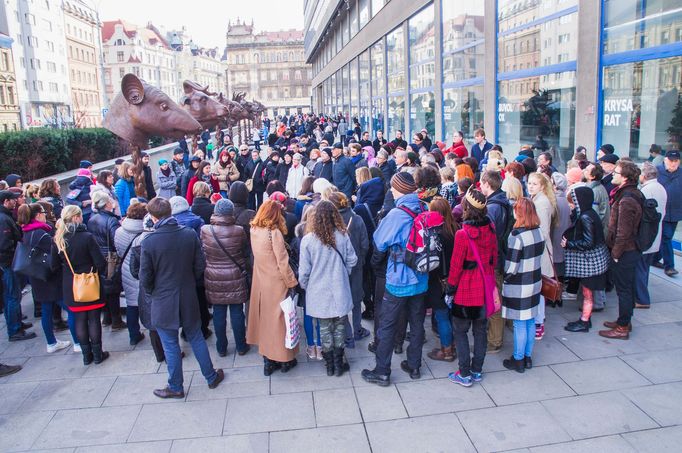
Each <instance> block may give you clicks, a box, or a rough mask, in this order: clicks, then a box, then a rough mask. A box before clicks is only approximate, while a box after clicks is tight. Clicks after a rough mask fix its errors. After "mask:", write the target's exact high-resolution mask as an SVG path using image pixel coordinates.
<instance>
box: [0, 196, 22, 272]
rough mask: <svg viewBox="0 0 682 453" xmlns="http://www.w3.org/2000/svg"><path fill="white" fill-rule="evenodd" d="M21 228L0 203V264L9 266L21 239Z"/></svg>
mask: <svg viewBox="0 0 682 453" xmlns="http://www.w3.org/2000/svg"><path fill="white" fill-rule="evenodd" d="M21 236H22V234H21V229H20V228H19V225H17V222H15V221H14V217H13V216H12V212H11V211H10V210H9V209H7V208H6V207H4V206H3V205H1V204H0V265H1V266H3V267H9V266H11V265H12V260H13V259H14V251H15V250H16V248H17V242H19V241H20V240H21Z"/></svg>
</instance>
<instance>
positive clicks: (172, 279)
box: [139, 217, 206, 331]
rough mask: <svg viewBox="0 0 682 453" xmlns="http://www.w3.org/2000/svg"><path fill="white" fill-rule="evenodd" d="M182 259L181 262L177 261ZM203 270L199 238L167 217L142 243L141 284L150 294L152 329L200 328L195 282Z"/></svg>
mask: <svg viewBox="0 0 682 453" xmlns="http://www.w3.org/2000/svg"><path fill="white" fill-rule="evenodd" d="M178 257H182V259H178ZM205 267H206V260H205V259H204V253H203V252H202V250H201V244H200V243H199V237H198V236H196V235H195V234H194V232H192V231H191V230H190V229H188V228H184V227H182V226H180V225H178V222H177V221H176V220H175V219H174V218H173V217H169V218H166V219H163V220H162V221H160V222H159V223H157V225H156V226H155V230H154V232H153V233H152V234H150V235H149V236H147V237H146V238H145V239H144V241H142V248H141V249H140V274H139V275H140V282H141V283H142V287H143V288H144V290H145V291H147V292H149V294H150V295H151V321H152V327H153V328H154V329H174V330H176V329H179V328H180V327H183V328H184V329H187V330H188V331H193V330H196V329H199V328H200V327H201V317H200V315H199V300H198V299H197V290H196V287H197V282H198V281H199V279H200V278H201V277H202V275H203V272H204V269H205Z"/></svg>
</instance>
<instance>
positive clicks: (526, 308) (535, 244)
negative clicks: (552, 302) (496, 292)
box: [502, 228, 546, 321]
mask: <svg viewBox="0 0 682 453" xmlns="http://www.w3.org/2000/svg"><path fill="white" fill-rule="evenodd" d="M507 248H508V250H509V253H508V254H507V261H506V262H505V264H504V285H502V317H503V318H505V319H518V320H521V321H525V320H528V319H533V318H535V317H536V316H537V315H538V306H539V305H540V290H541V289H542V256H543V253H544V252H545V250H546V248H545V240H544V237H543V234H542V231H541V230H540V228H533V229H531V230H527V229H525V228H517V229H514V230H512V232H511V234H510V235H509V243H508V247H507Z"/></svg>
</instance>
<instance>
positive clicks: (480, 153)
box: [471, 141, 493, 168]
mask: <svg viewBox="0 0 682 453" xmlns="http://www.w3.org/2000/svg"><path fill="white" fill-rule="evenodd" d="M492 148H493V144H492V143H490V142H488V141H486V142H485V144H484V145H483V147H482V148H481V145H479V144H478V143H474V144H473V146H472V147H471V157H473V158H474V159H476V161H477V162H478V163H479V167H478V168H482V167H481V164H482V161H483V158H484V157H486V153H487V152H488V151H490V150H491V149H492Z"/></svg>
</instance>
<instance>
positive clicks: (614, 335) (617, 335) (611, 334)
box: [599, 326, 632, 340]
mask: <svg viewBox="0 0 682 453" xmlns="http://www.w3.org/2000/svg"><path fill="white" fill-rule="evenodd" d="M631 329H632V326H616V328H615V329H611V330H600V331H599V335H600V336H602V337H604V338H611V339H613V340H627V339H629V338H630V330H631Z"/></svg>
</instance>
